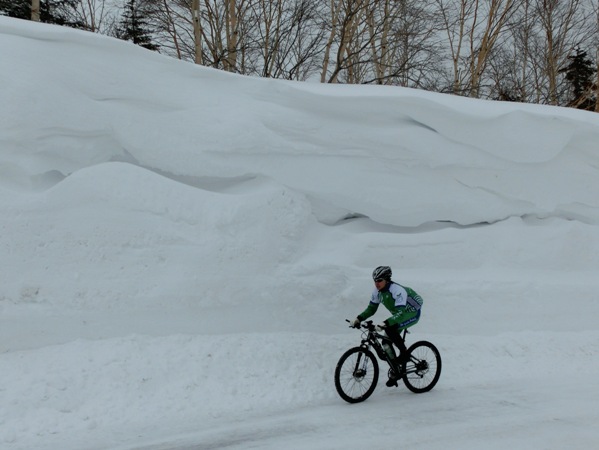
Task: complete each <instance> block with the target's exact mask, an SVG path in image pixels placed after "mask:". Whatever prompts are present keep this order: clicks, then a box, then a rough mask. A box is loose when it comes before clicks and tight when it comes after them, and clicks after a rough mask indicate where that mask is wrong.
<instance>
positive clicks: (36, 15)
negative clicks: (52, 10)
mask: <svg viewBox="0 0 599 450" xmlns="http://www.w3.org/2000/svg"><path fill="white" fill-rule="evenodd" d="M31 20H33V21H34V22H39V21H40V0H31Z"/></svg>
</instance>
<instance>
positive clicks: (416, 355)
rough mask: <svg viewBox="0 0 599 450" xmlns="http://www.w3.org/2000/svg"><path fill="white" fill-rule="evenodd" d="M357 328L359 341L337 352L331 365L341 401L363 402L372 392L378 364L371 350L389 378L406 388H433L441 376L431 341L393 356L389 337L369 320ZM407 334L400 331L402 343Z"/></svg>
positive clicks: (434, 348)
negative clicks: (334, 361) (339, 353)
mask: <svg viewBox="0 0 599 450" xmlns="http://www.w3.org/2000/svg"><path fill="white" fill-rule="evenodd" d="M346 322H349V320H347V319H346ZM361 329H362V330H361V331H362V343H361V344H360V345H359V346H358V347H353V348H350V349H349V350H347V351H346V352H345V353H344V354H343V355H341V358H339V362H338V363H337V367H336V368H335V388H336V389H337V393H338V394H339V395H340V396H341V398H342V399H343V400H345V401H346V402H349V403H359V402H363V401H364V400H366V399H367V398H368V397H370V396H371V395H372V393H373V392H374V389H375V388H376V385H377V383H378V379H379V364H378V361H377V359H376V357H375V356H374V353H373V352H372V350H371V349H374V351H375V353H376V354H377V356H378V357H379V358H380V359H381V360H383V361H386V362H387V364H389V373H388V374H389V378H392V377H393V378H394V379H395V380H400V379H401V380H403V382H404V384H405V385H406V387H407V388H408V389H409V390H410V391H412V392H414V393H416V394H421V393H423V392H428V391H430V390H431V389H432V388H434V387H435V385H436V384H437V382H438V381H439V377H440V376H441V354H440V353H439V350H437V347H435V346H434V345H433V344H432V343H430V342H428V341H418V342H416V343H415V344H412V346H411V347H410V348H408V352H407V355H403V358H402V355H401V354H400V355H399V356H400V357H399V358H396V357H395V351H394V350H393V343H392V342H391V339H389V337H388V336H386V335H384V334H380V333H377V331H376V327H375V326H374V325H373V323H372V320H368V321H366V322H364V323H362V324H361ZM407 333H408V330H407V329H405V330H403V333H402V334H401V339H402V340H403V341H404V343H405V337H406V334H407Z"/></svg>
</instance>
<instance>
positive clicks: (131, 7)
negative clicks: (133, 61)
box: [116, 0, 159, 51]
mask: <svg viewBox="0 0 599 450" xmlns="http://www.w3.org/2000/svg"><path fill="white" fill-rule="evenodd" d="M116 37H117V38H119V39H122V40H124V41H131V42H133V43H134V44H137V45H139V46H141V47H144V48H147V49H148V50H154V51H157V50H158V48H159V46H158V45H156V44H154V43H152V38H151V36H150V31H149V30H148V22H147V18H146V15H145V13H144V11H143V8H140V7H139V4H138V1H137V0H128V1H127V4H126V5H125V11H124V13H123V17H122V18H121V20H120V22H119V25H118V27H117V31H116Z"/></svg>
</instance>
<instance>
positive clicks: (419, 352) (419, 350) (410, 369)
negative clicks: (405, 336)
mask: <svg viewBox="0 0 599 450" xmlns="http://www.w3.org/2000/svg"><path fill="white" fill-rule="evenodd" d="M408 355H410V359H409V361H408V363H407V364H406V367H405V372H404V376H403V382H404V384H405V385H406V387H407V388H408V389H409V390H410V391H412V392H415V393H416V394H421V393H423V392H428V391H430V390H431V389H432V388H434V387H435V384H437V381H439V377H440V376H441V354H440V353H439V350H437V347H435V346H434V345H433V344H431V343H430V342H427V341H419V342H416V343H415V344H414V345H412V346H411V347H410V348H409V349H408Z"/></svg>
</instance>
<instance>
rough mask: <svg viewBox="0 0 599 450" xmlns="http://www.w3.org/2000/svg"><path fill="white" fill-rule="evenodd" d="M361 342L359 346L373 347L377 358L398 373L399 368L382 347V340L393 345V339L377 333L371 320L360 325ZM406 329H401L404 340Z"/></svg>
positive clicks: (367, 348)
mask: <svg viewBox="0 0 599 450" xmlns="http://www.w3.org/2000/svg"><path fill="white" fill-rule="evenodd" d="M362 328H363V330H362V342H361V344H360V347H364V348H365V349H366V350H369V349H370V347H372V348H373V349H374V351H375V352H376V354H377V356H378V357H379V359H381V360H382V361H386V362H387V364H389V367H391V369H393V371H395V373H396V374H399V373H400V368H399V367H398V366H397V364H396V363H395V361H392V360H391V359H390V358H389V355H387V352H385V350H384V349H383V344H382V342H386V343H387V344H388V345H390V346H392V347H393V341H392V340H391V339H390V338H389V337H388V336H387V335H385V334H381V333H377V332H376V329H375V326H374V325H373V323H372V320H368V321H366V322H364V325H362ZM407 332H408V330H407V329H406V330H403V334H402V336H401V338H402V339H403V340H404V341H405V336H406V333H407Z"/></svg>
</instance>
